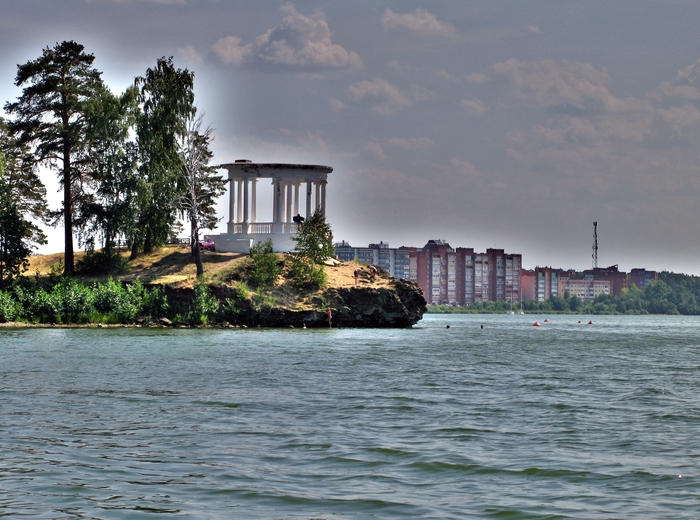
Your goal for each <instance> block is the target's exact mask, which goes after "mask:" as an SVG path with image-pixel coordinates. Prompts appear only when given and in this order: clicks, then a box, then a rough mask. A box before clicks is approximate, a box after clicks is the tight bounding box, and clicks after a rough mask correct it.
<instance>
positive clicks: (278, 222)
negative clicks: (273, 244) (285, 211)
mask: <svg viewBox="0 0 700 520" xmlns="http://www.w3.org/2000/svg"><path fill="white" fill-rule="evenodd" d="M275 195H276V196H277V197H276V199H275V203H276V206H277V214H276V215H275V233H281V232H282V208H283V205H282V198H283V197H284V190H283V189H282V181H281V180H279V179H275Z"/></svg>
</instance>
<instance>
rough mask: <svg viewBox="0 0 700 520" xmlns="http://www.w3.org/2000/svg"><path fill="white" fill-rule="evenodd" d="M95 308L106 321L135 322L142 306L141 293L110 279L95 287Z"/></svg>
mask: <svg viewBox="0 0 700 520" xmlns="http://www.w3.org/2000/svg"><path fill="white" fill-rule="evenodd" d="M93 292H94V297H95V310H96V311H97V312H98V313H100V314H101V315H102V320H103V321H104V322H106V323H133V322H134V320H135V319H136V318H137V317H138V316H139V313H140V311H141V306H142V300H140V299H139V296H141V295H140V294H137V295H135V294H134V293H133V291H130V290H127V289H125V288H124V286H123V285H122V284H120V283H117V282H115V281H114V280H112V279H110V280H108V281H107V282H106V283H103V284H95V286H94V287H93Z"/></svg>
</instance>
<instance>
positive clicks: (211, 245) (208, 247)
mask: <svg viewBox="0 0 700 520" xmlns="http://www.w3.org/2000/svg"><path fill="white" fill-rule="evenodd" d="M199 249H202V250H207V251H216V248H215V247H214V242H200V243H199Z"/></svg>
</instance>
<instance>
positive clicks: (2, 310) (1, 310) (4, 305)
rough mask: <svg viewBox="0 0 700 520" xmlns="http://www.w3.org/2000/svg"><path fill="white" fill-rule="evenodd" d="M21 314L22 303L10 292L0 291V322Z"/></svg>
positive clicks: (13, 319)
mask: <svg viewBox="0 0 700 520" xmlns="http://www.w3.org/2000/svg"><path fill="white" fill-rule="evenodd" d="M21 314H22V305H21V304H20V303H19V302H18V301H15V300H14V298H12V295H11V294H10V293H7V292H4V291H0V322H2V323H5V322H8V321H15V320H16V319H17V318H19V317H20V316H21Z"/></svg>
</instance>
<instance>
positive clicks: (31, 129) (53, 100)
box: [5, 41, 103, 274]
mask: <svg viewBox="0 0 700 520" xmlns="http://www.w3.org/2000/svg"><path fill="white" fill-rule="evenodd" d="M94 59H95V57H94V56H93V55H92V54H86V53H85V52H84V47H83V46H82V45H80V44H78V43H76V42H74V41H64V42H62V43H57V44H56V46H55V47H54V48H53V49H51V48H48V47H46V48H45V49H44V50H43V52H42V55H41V56H40V57H39V58H38V59H36V60H31V61H28V62H27V63H25V64H23V65H18V66H17V77H16V78H15V85H16V86H18V87H24V89H23V91H22V95H21V96H20V97H19V99H18V100H17V101H16V102H15V103H7V104H6V105H5V112H6V113H8V114H13V115H16V116H17V119H15V120H14V121H12V122H11V123H10V130H11V132H12V133H13V134H16V135H18V143H19V144H20V145H33V151H34V154H35V159H34V161H35V162H36V163H45V164H49V165H52V166H54V167H57V170H58V172H59V178H60V182H61V184H62V186H63V211H62V215H61V216H62V218H63V224H64V227H65V239H66V246H65V270H66V273H69V274H70V273H72V272H73V267H74V263H73V216H74V214H73V210H74V203H75V201H76V200H77V199H78V198H80V197H81V195H82V194H81V189H82V187H83V183H82V182H81V180H82V174H83V172H84V169H83V164H84V161H85V160H86V155H85V154H82V153H81V152H82V151H83V149H84V146H85V128H86V120H85V117H84V116H85V107H86V105H87V103H88V100H90V99H91V98H92V97H93V96H94V94H95V92H96V91H97V90H99V89H100V88H103V84H102V80H101V79H100V72H99V71H97V70H96V69H94V68H93V67H92V63H93V61H94ZM59 164H60V167H59V166H58V165H59ZM56 216H57V217H58V216H59V215H56Z"/></svg>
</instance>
